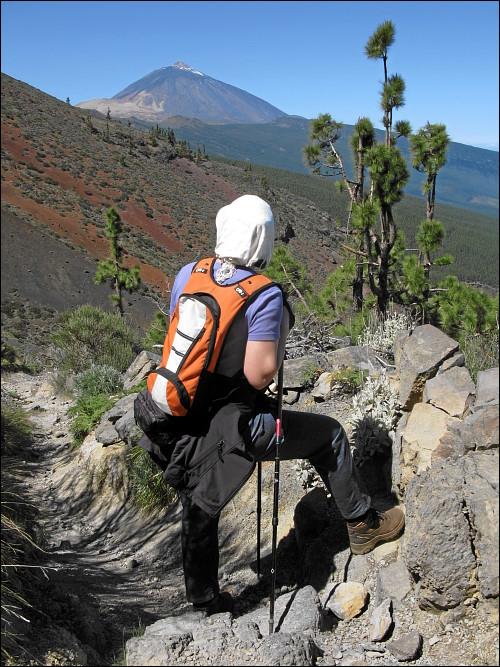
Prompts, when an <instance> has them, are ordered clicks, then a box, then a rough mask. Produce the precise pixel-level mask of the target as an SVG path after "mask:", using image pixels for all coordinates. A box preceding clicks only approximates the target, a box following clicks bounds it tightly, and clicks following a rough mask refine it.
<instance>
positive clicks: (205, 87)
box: [76, 61, 287, 123]
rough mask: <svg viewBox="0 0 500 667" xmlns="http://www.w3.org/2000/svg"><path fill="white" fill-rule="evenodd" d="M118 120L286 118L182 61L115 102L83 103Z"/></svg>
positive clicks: (135, 85) (83, 106)
mask: <svg viewBox="0 0 500 667" xmlns="http://www.w3.org/2000/svg"><path fill="white" fill-rule="evenodd" d="M76 106H77V107H80V108H81V109H95V110H96V111H99V112H101V113H104V114H106V113H107V110H108V108H109V110H110V114H111V115H112V116H114V117H115V118H129V117H130V116H134V117H135V118H137V119H139V120H142V121H147V122H150V123H151V122H153V123H162V122H164V121H166V120H167V119H168V118H169V117H170V116H185V117H187V118H197V119H199V120H202V121H204V122H206V123H235V122H240V123H263V122H268V121H270V120H274V119H275V118H279V117H280V116H286V115H287V114H286V113H285V112H284V111H281V110H280V109H277V108H276V107H274V106H272V105H271V104H269V103H268V102H265V101H264V100H262V99H260V98H259V97H256V96H255V95H252V94H250V93H247V92H246V91H244V90H241V89H240V88H236V87H235V86H231V85H229V84H227V83H223V82H222V81H218V80H217V79H213V78H212V77H210V76H206V75H205V74H203V73H202V72H200V71H198V70H195V69H193V68H192V67H189V65H186V64H185V63H183V62H182V61H178V62H176V63H175V64H174V65H171V66H170V67H162V68H161V69H158V70H155V71H154V72H150V73H149V74H147V75H146V76H144V77H142V78H141V79H139V80H138V81H135V82H134V83H132V84H130V85H129V86H127V87H126V88H125V89H124V90H122V91H120V92H119V93H117V94H116V95H114V96H113V97H112V98H97V99H92V100H88V101H86V102H80V103H79V104H77V105H76Z"/></svg>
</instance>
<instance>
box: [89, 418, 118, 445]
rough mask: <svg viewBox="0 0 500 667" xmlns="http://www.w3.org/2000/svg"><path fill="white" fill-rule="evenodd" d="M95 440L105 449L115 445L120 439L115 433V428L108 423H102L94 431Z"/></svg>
mask: <svg viewBox="0 0 500 667" xmlns="http://www.w3.org/2000/svg"><path fill="white" fill-rule="evenodd" d="M95 439H96V440H97V442H100V443H101V444H102V445H104V446H105V447H108V446H109V445H115V444H116V443H117V442H120V440H121V438H120V436H119V435H118V433H117V432H116V428H115V427H114V426H113V424H111V423H110V422H108V421H102V422H101V423H100V424H99V426H98V427H97V428H96V430H95Z"/></svg>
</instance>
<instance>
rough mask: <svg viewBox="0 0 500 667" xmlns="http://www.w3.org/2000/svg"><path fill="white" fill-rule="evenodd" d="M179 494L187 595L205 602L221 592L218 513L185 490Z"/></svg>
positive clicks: (195, 600)
mask: <svg viewBox="0 0 500 667" xmlns="http://www.w3.org/2000/svg"><path fill="white" fill-rule="evenodd" d="M180 498H181V502H182V528H181V542H182V562H183V566H184V581H185V584H186V598H187V600H188V602H192V603H193V604H202V603H204V602H208V601H210V600H212V599H213V598H215V597H216V596H217V595H218V593H219V580H218V570H219V517H216V518H215V519H214V518H212V517H211V516H210V515H209V514H207V513H206V512H205V511H204V510H202V509H201V507H199V506H198V505H196V504H195V503H193V502H192V500H190V498H188V496H186V495H185V494H184V493H181V494H180Z"/></svg>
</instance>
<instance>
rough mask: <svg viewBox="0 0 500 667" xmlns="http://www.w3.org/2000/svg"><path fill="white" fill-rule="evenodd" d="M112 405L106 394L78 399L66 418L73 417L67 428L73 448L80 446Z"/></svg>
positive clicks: (112, 401)
mask: <svg viewBox="0 0 500 667" xmlns="http://www.w3.org/2000/svg"><path fill="white" fill-rule="evenodd" d="M114 403H115V401H114V400H113V399H111V398H109V396H108V395H107V394H98V395H97V396H87V397H85V398H81V399H79V400H78V401H77V402H76V404H75V405H73V406H72V407H71V408H70V409H69V410H68V416H69V417H75V419H74V420H73V421H72V423H71V426H70V427H69V430H70V432H71V433H72V435H73V444H74V446H75V447H78V446H79V445H81V444H82V442H83V441H84V440H85V438H86V436H87V435H88V434H89V433H90V432H91V431H92V429H93V428H94V427H95V426H96V424H98V423H99V421H100V419H101V417H102V416H103V414H104V413H105V412H107V411H108V410H110V409H111V408H112V407H113V405H114Z"/></svg>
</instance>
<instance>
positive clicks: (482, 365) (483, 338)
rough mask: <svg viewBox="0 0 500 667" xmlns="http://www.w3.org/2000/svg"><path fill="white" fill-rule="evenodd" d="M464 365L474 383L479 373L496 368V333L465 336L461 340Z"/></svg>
mask: <svg viewBox="0 0 500 667" xmlns="http://www.w3.org/2000/svg"><path fill="white" fill-rule="evenodd" d="M462 352H463V353H464V356H465V365H466V367H467V369H468V371H469V373H470V376H471V378H472V379H473V380H474V382H477V374H478V372H479V371H485V370H488V368H496V367H497V366H498V331H490V332H487V333H483V334H465V335H464V337H463V340H462Z"/></svg>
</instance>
